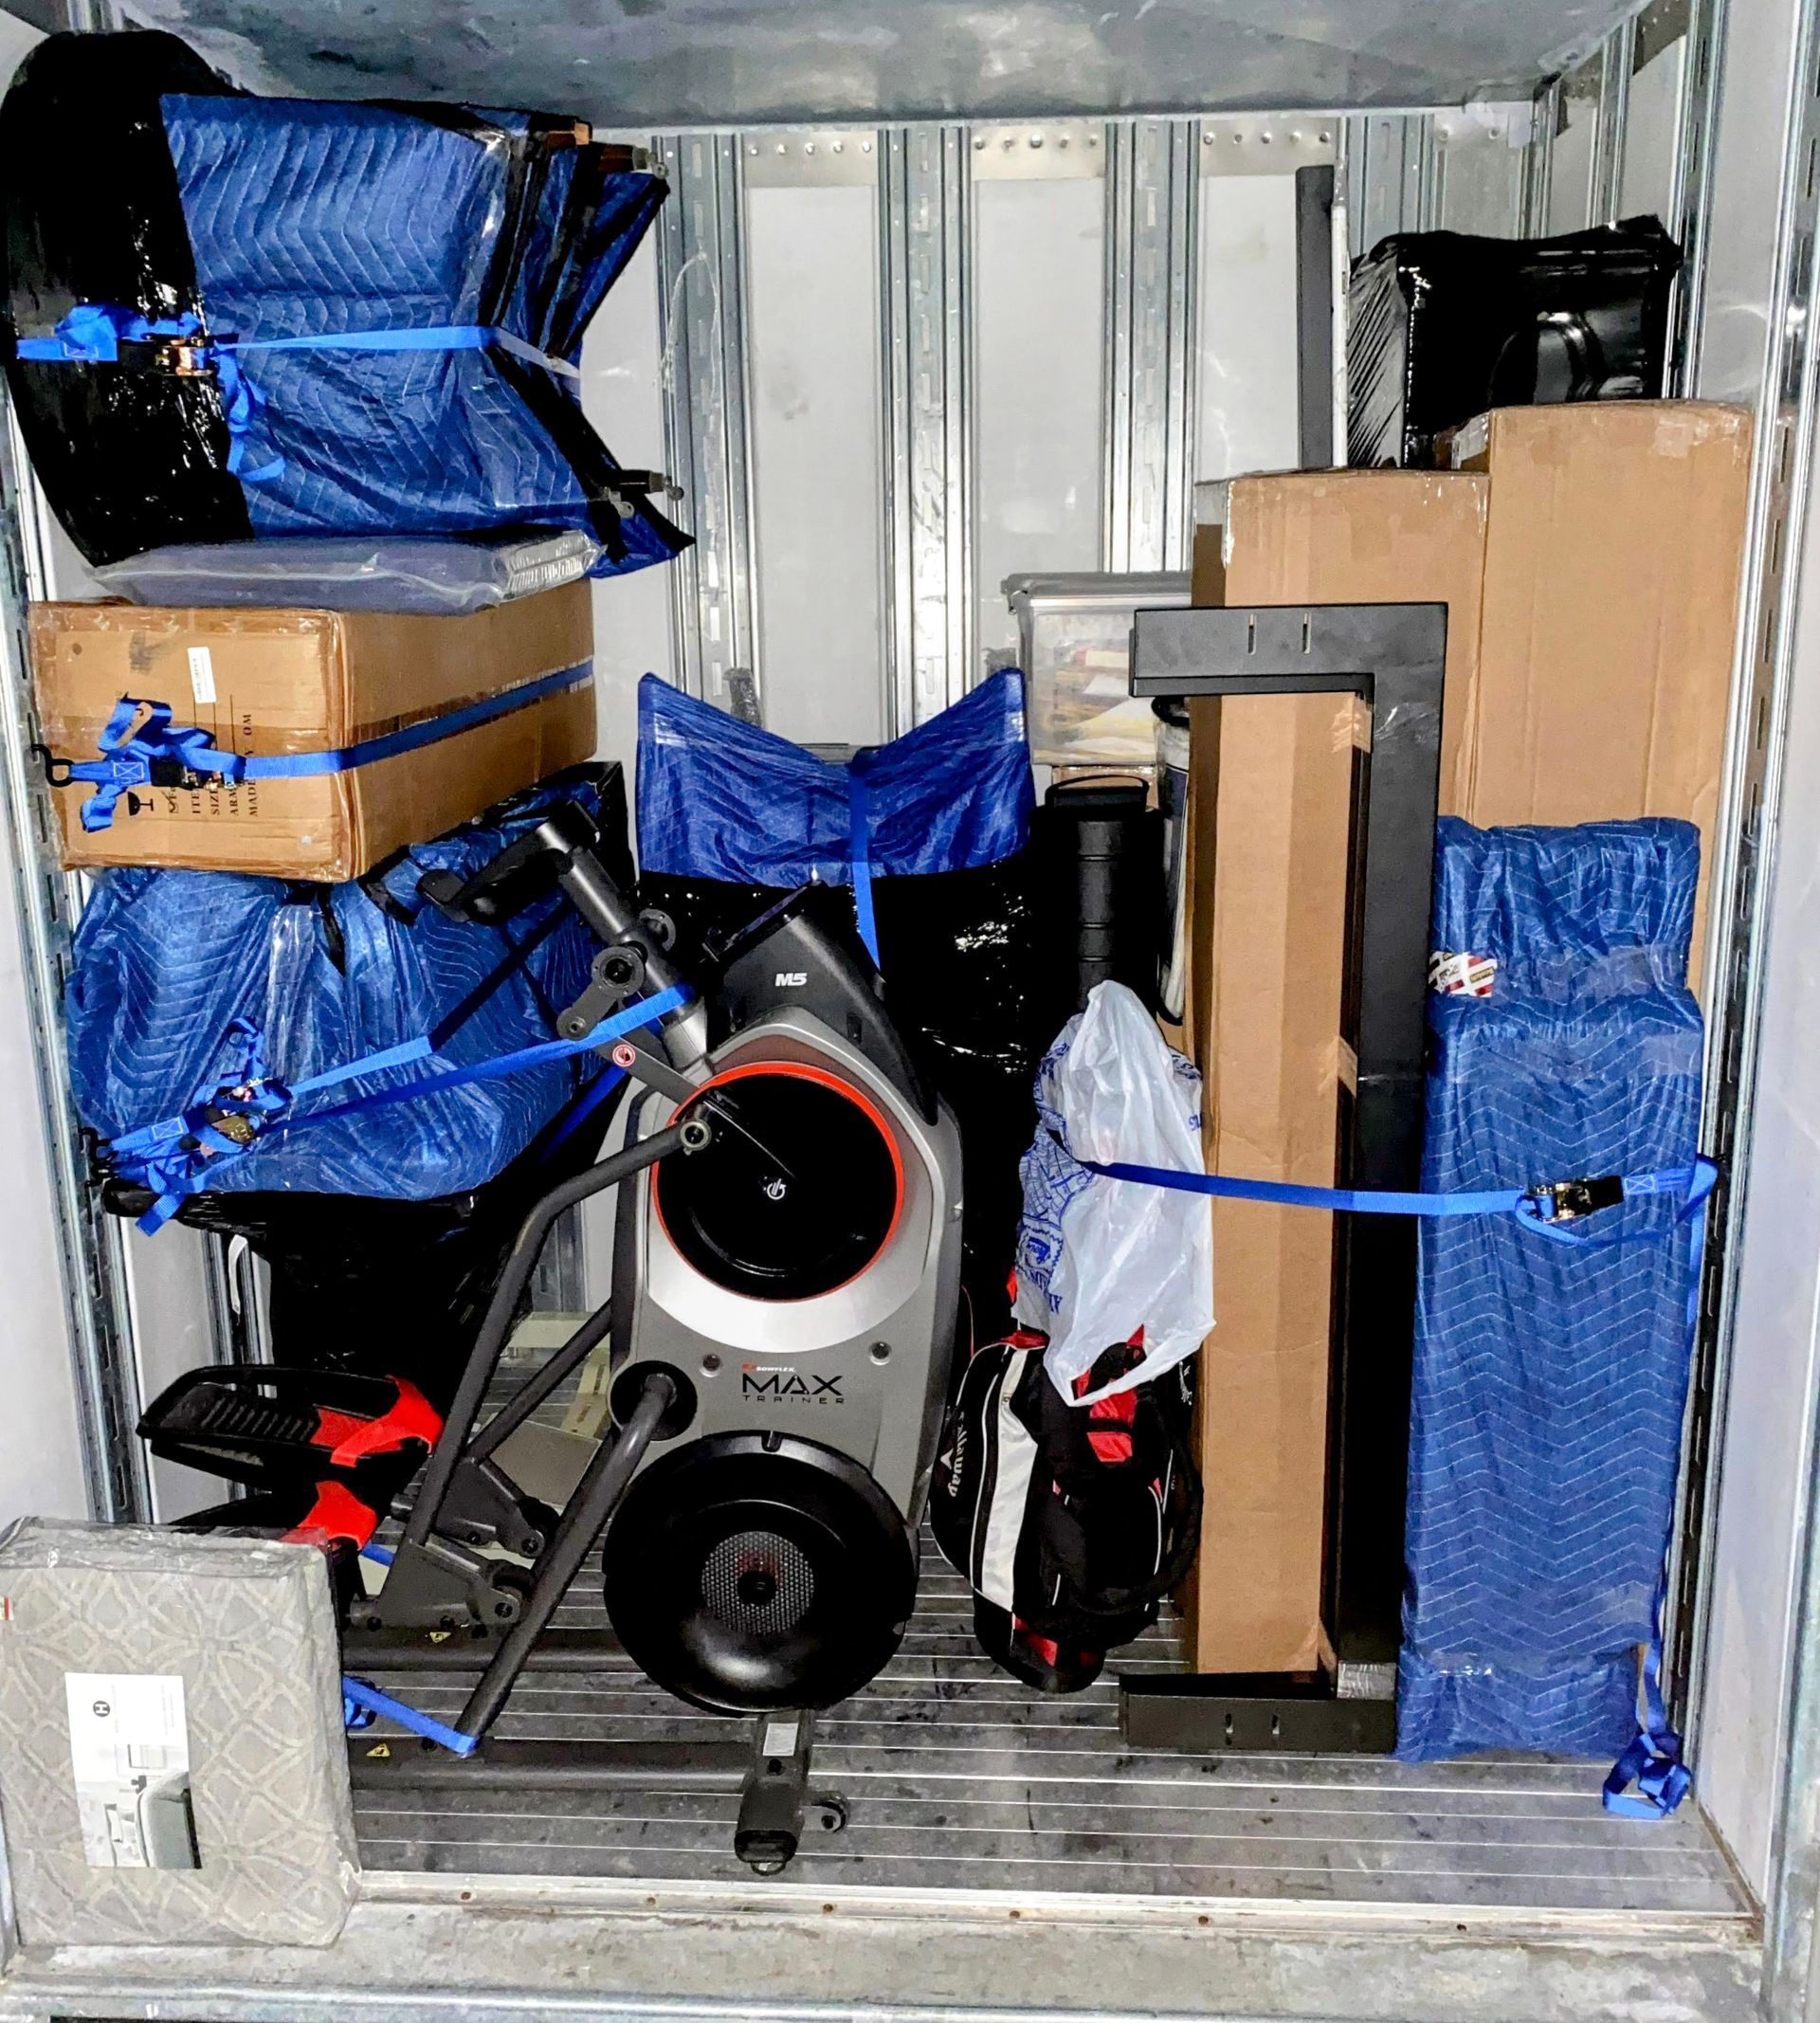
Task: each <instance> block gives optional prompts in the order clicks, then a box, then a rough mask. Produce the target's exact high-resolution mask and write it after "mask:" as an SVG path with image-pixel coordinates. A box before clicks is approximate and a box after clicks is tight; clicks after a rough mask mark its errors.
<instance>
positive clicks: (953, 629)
mask: <svg viewBox="0 0 1820 2023" xmlns="http://www.w3.org/2000/svg"><path fill="white" fill-rule="evenodd" d="M880 143H881V147H882V150H883V155H882V158H881V161H880V175H879V306H880V317H879V327H880V333H881V341H882V343H883V353H884V356H883V373H882V374H881V385H882V387H883V392H884V447H885V456H884V483H885V568H884V606H885V612H886V634H885V636H886V643H887V655H888V658H887V678H886V683H885V722H886V726H887V729H888V730H889V732H890V735H891V736H893V737H896V736H898V735H899V734H900V733H901V732H903V731H907V730H908V729H909V728H910V727H911V725H912V724H916V723H921V722H923V721H925V720H927V719H928V718H930V717H933V716H935V715H936V714H937V711H939V710H943V709H946V708H947V706H948V705H949V703H951V702H958V701H959V699H960V698H961V697H962V696H963V695H965V694H966V692H967V689H968V686H969V683H970V679H971V676H972V671H973V662H974V649H973V640H974V591H973V478H972V465H973V404H972V399H971V394H972V387H973V368H972V356H971V354H972V324H971V319H970V315H969V287H968V271H969V266H970V262H971V254H972V242H973V233H972V202H971V195H972V192H971V182H970V171H969V167H968V162H969V152H970V151H969V148H968V135H967V129H966V128H965V127H964V126H952V125H941V126H935V125H931V126H913V127H892V128H888V129H886V130H885V131H884V132H883V134H882V135H881V137H880Z"/></svg>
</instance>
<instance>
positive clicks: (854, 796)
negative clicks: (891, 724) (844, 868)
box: [846, 752, 879, 969]
mask: <svg viewBox="0 0 1820 2023" xmlns="http://www.w3.org/2000/svg"><path fill="white" fill-rule="evenodd" d="M864 758H865V753H864V752H861V753H859V754H857V755H856V756H855V757H854V759H853V761H852V763H851V764H850V765H849V766H848V767H847V769H846V778H847V797H848V802H849V805H850V807H851V810H852V812H851V814H850V815H849V817H848V835H849V839H850V841H849V849H850V852H851V860H850V861H851V863H852V866H853V912H854V915H855V917H856V918H857V920H858V921H859V928H860V939H861V940H862V941H864V942H865V952H866V954H867V955H868V956H870V957H872V967H873V968H874V969H877V968H878V967H879V923H878V920H877V919H876V918H875V916H874V914H873V911H872V838H871V827H872V806H871V800H870V797H869V796H868V795H867V793H866V791H865V775H864V774H863V773H862V772H861V770H860V766H861V762H862V760H864Z"/></svg>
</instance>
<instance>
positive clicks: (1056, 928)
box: [1030, 780, 1163, 1030]
mask: <svg viewBox="0 0 1820 2023" xmlns="http://www.w3.org/2000/svg"><path fill="white" fill-rule="evenodd" d="M1148 804H1149V793H1148V790H1147V789H1146V788H1144V787H1143V786H1141V785H1138V784H1137V783H1135V782H1134V783H1129V784H1128V783H1125V782H1120V781H1103V780H1081V781H1074V780H1058V781H1057V782H1056V784H1055V785H1054V786H1053V787H1051V788H1050V789H1049V791H1048V793H1046V795H1045V796H1044V800H1043V805H1042V807H1041V808H1039V809H1038V810H1037V811H1036V812H1035V814H1034V816H1033V817H1032V818H1031V829H1030V843H1031V848H1032V850H1033V851H1034V852H1035V854H1036V860H1037V863H1036V871H1037V899H1038V907H1039V911H1040V913H1041V916H1042V920H1043V926H1044V930H1045V931H1044V934H1043V949H1044V964H1043V966H1044V973H1045V975H1044V981H1045V985H1046V994H1047V995H1049V996H1050V998H1051V1002H1052V1009H1053V1011H1054V1012H1055V1014H1056V1016H1055V1017H1054V1019H1053V1020H1052V1024H1051V1030H1053V1029H1054V1028H1055V1027H1059V1026H1060V1025H1061V1024H1062V1023H1063V1022H1064V1021H1065V1020H1066V1019H1067V1018H1068V1016H1069V1015H1070V1014H1071V1013H1073V1012H1079V1011H1082V1010H1083V1009H1084V1008H1085V1006H1086V1002H1087V996H1088V993H1090V992H1091V991H1092V990H1093V988H1094V986H1095V985H1096V984H1101V983H1106V982H1117V983H1123V984H1129V985H1130V987H1131V988H1132V989H1133V990H1134V991H1136V992H1137V994H1138V996H1139V997H1141V998H1142V999H1143V1001H1144V1003H1145V1004H1146V1005H1148V1006H1149V1007H1150V1009H1151V1010H1152V1011H1153V1012H1154V1011H1156V1008H1157V998H1156V975H1157V966H1158V958H1159V957H1160V955H1161V953H1162V930H1163V818H1162V816H1161V815H1160V814H1159V813H1158V812H1157V811H1156V809H1154V808H1152V807H1150V806H1149V805H1148Z"/></svg>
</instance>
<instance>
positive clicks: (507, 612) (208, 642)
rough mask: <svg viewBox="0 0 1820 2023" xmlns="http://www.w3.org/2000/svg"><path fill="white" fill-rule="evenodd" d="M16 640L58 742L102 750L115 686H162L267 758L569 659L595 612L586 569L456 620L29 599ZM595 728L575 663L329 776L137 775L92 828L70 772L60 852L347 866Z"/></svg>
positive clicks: (527, 776) (567, 750) (73, 748)
mask: <svg viewBox="0 0 1820 2023" xmlns="http://www.w3.org/2000/svg"><path fill="white" fill-rule="evenodd" d="M31 653H32V673H33V687H34V691H35V694H36V697H37V704H38V717H39V722H40V725H41V727H42V728H41V735H42V736H43V738H44V741H45V744H46V746H47V747H48V748H49V750H50V751H51V753H52V754H53V755H54V756H56V757H58V758H69V759H75V758H94V757H97V756H100V734H101V730H102V727H103V726H104V725H105V724H106V722H107V720H108V718H109V716H110V715H111V714H112V712H113V710H114V707H115V705H116V703H117V702H119V700H120V698H121V697H122V696H132V697H135V698H137V700H139V701H141V702H168V703H169V704H170V705H171V709H172V714H173V720H174V721H175V722H176V723H178V724H195V725H197V726H199V727H200V728H202V729H205V730H208V731H209V732H211V733H212V734H213V737H214V739H215V742H216V745H217V747H218V748H219V749H221V750H223V751H233V752H239V753H243V754H246V756H262V757H264V756H280V755H286V754H292V753H301V752H321V751H334V750H339V749H342V748H344V747H346V746H349V745H355V744H359V743H362V742H364V741H365V740H366V739H368V738H378V737H382V736H384V735H385V734H386V733H388V732H391V731H395V730H400V729H403V728H405V727H407V726H409V725H411V724H415V723H420V722H423V721H424V720H427V719H431V718H436V717H441V716H445V715H447V714H448V713H449V712H451V711H454V710H457V709H460V708H461V707H462V706H463V705H464V704H466V703H471V702H480V701H482V700H483V699H485V698H488V697H491V696H497V695H500V694H501V693H503V692H505V691H507V690H510V689H513V688H517V687H519V686H521V685H522V684H524V683H529V682H534V681H536V680H537V679H538V678H539V677H540V676H543V675H548V674H554V673H556V672H557V671H559V670H560V669H563V668H566V667H573V666H577V665H584V664H586V663H588V662H590V661H591V659H592V653H593V626H592V605H591V596H590V587H589V585H587V584H586V583H573V584H569V585H566V586H565V587H563V588H562V589H559V590H552V591H544V592H540V593H539V594H537V595H536V596H532V597H522V598H519V600H517V601H516V602H514V603H511V604H503V605H500V606H498V607H496V608H495V609H493V610H490V611H476V612H473V613H471V614H470V615H468V616H466V617H461V618H434V617H418V616H404V615H399V614H394V613H388V612H378V611H343V612H337V611H289V610H285V611H280V610H266V611H188V610H163V609H157V608H154V607H150V606H140V605H127V604H41V605H36V606H34V607H33V609H32V612H31ZM594 744H595V727H594V697H593V684H592V679H591V680H587V681H583V682H580V683H576V684H575V685H574V686H573V687H569V688H565V689H562V690H559V691H557V692H555V693H554V694H551V695H549V696H546V697H544V698H543V699H542V700H540V701H538V702H532V703H527V704H525V705H524V706H523V707H521V708H519V709H515V710H511V711H509V712H507V713H506V714H505V715H503V716H501V717H498V718H495V719H493V720H491V721H489V722H485V723H482V724H478V725H475V726H474V727H472V728H471V729H468V730H465V731H463V732H460V733H458V734H457V735H455V736H453V737H450V738H442V739H440V740H438V741H436V742H434V743H432V744H428V745H425V746H423V747H421V748H419V749H418V750H416V751H413V752H406V753H401V754H399V755H397V756H394V757H391V758H384V759H380V760H377V761H375V762H373V763H372V764H367V765H361V766H358V767H355V768H353V769H351V770H349V771H347V772H344V773H337V774H330V775H322V776H319V777H315V778H303V779H270V780H258V781H247V782H246V783H244V784H243V785H241V786H238V787H227V786H210V787H208V788H201V789H196V790H186V789H182V788H157V787H155V788H152V789H149V790H144V789H139V790H135V791H134V792H133V793H130V794H129V795H125V796H122V798H121V799H120V801H119V802H118V806H117V808H116V810H115V813H114V819H113V821H112V822H111V823H110V824H109V826H108V827H107V828H105V829H97V830H95V831H93V832H92V833H91V832H90V831H88V830H85V829H83V828H82V803H83V801H84V800H85V799H86V798H87V797H88V795H89V794H90V793H92V792H93V789H92V788H90V787H87V786H83V785H81V784H77V785H72V786H68V787H64V788H62V789H60V790H59V791H58V792H57V793H56V795H55V799H56V804H57V808H58V812H59V818H60V821H61V824H62V829H63V845H64V864H65V865H66V866H70V867H71V868H83V869H86V868H88V867H90V866H98V865H119V864H147V865H183V866H191V867H193V868H196V869H200V870H213V871H253V872H263V873H266V874H268V875H272V876H276V877H281V878H301V879H319V880H324V881H331V880H340V879H347V878H357V877H359V876H360V875H361V874H362V873H363V872H365V871H367V870H369V869H370V868H371V867H372V866H373V865H374V864H377V863H378V862H380V860H381V859H383V858H385V857H388V856H390V855H391V852H392V851H393V850H395V849H398V848H400V847H402V846H404V845H405V844H408V843H421V842H426V841H428V839H429V838H430V837H432V836H437V835H440V834H442V832H443V831H444V830H445V829H452V828H453V827H454V826H455V825H456V824H457V823H459V822H464V821H466V820H467V819H468V818H469V817H470V816H473V815H477V814H479V813H480V812H481V811H482V810H483V809H485V808H487V807H490V806H491V805H492V803H493V802H495V801H497V800H499V799H501V797H502V796H503V795H505V794H508V793H517V792H518V791H519V789H520V788H524V787H529V786H532V785H534V784H535V783H536V782H537V781H538V780H540V779H545V778H548V777H549V775H551V774H553V773H556V772H560V771H561V770H562V768H563V767H565V766H571V765H576V764H579V763H580V762H581V761H582V760H584V759H586V758H588V757H590V756H592V753H593V749H594Z"/></svg>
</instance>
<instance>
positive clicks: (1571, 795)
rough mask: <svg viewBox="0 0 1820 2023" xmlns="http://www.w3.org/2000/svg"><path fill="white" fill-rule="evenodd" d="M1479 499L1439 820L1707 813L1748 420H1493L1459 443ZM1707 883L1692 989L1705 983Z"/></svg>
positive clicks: (1720, 718) (1577, 415)
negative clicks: (1476, 549) (1479, 474)
mask: <svg viewBox="0 0 1820 2023" xmlns="http://www.w3.org/2000/svg"><path fill="white" fill-rule="evenodd" d="M1451 454H1452V458H1453V462H1454V464H1455V465H1456V467H1458V468H1461V469H1465V470H1472V471H1483V472H1485V473H1487V474H1488V476H1489V478H1490V481H1491V516H1490V519H1489V521H1488V523H1487V526H1486V533H1485V582H1484V597H1483V606H1482V611H1481V617H1480V647H1479V679H1478V683H1477V686H1476V689H1475V691H1474V694H1473V696H1472V698H1471V700H1470V702H1469V704H1468V707H1469V709H1470V712H1471V716H1470V720H1469V721H1468V722H1466V723H1465V724H1464V725H1463V726H1462V731H1463V744H1462V763H1463V765H1464V768H1465V772H1464V775H1463V777H1462V778H1461V780H1460V781H1459V783H1458V786H1457V790H1456V793H1455V794H1454V796H1453V798H1452V801H1451V804H1450V805H1449V804H1448V803H1447V801H1446V800H1445V799H1444V804H1443V805H1444V809H1447V810H1448V811H1451V812H1455V813H1459V814H1464V815H1465V816H1466V818H1467V819H1468V820H1469V821H1472V822H1476V823H1478V824H1479V825H1480V827H1481V828H1491V827H1494V826H1501V825H1504V824H1508V823H1517V822H1550V823H1556V822H1595V821H1601V820H1616V819H1628V818H1629V817H1632V816H1636V815H1677V816H1680V817H1681V818H1682V819H1683V820H1685V821H1689V822H1692V823H1694V824H1696V825H1697V827H1698V828H1699V829H1700V844H1701V866H1702V874H1703V873H1704V872H1705V871H1706V869H1707V868H1708V867H1709V866H1710V864H1711V857H1712V844H1713V835H1714V824H1715V821H1716V820H1717V817H1718V812H1719V792H1720V771H1721V768H1722V764H1723V756H1724V745H1725V720H1726V715H1727V711H1728V709H1729V706H1730V701H1731V688H1732V665H1733V649H1734V641H1735V637H1736V631H1737V624H1738V582H1739V575H1740V573H1741V570H1742V567H1743V554H1744V520H1745V510H1746V504H1747V500H1748V494H1749V489H1750V466H1751V418H1750V415H1749V413H1748V411H1747V410H1744V409H1742V408H1728V407H1720V406H1718V405H1716V404H1714V403H1712V402H1705V401H1607V402H1602V403H1599V404H1596V405H1592V406H1583V407H1562V408H1501V409H1498V410H1495V411H1494V412H1492V413H1490V414H1487V415H1482V416H1480V417H1479V419H1478V420H1477V421H1474V422H1468V423H1467V424H1466V425H1465V427H1464V428H1461V429H1460V430H1459V431H1458V432H1457V433H1456V435H1455V437H1454V439H1453V444H1452V451H1451ZM1705 908H1706V884H1705V879H1704V876H1703V875H1702V884H1701V897H1700V905H1699V911H1698V912H1697V914H1696V917H1695V927H1694V957H1693V975H1694V977H1695V978H1696V980H1698V978H1699V977H1700V975H1701V969H1702V945H1703V939H1704V926H1705Z"/></svg>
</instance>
